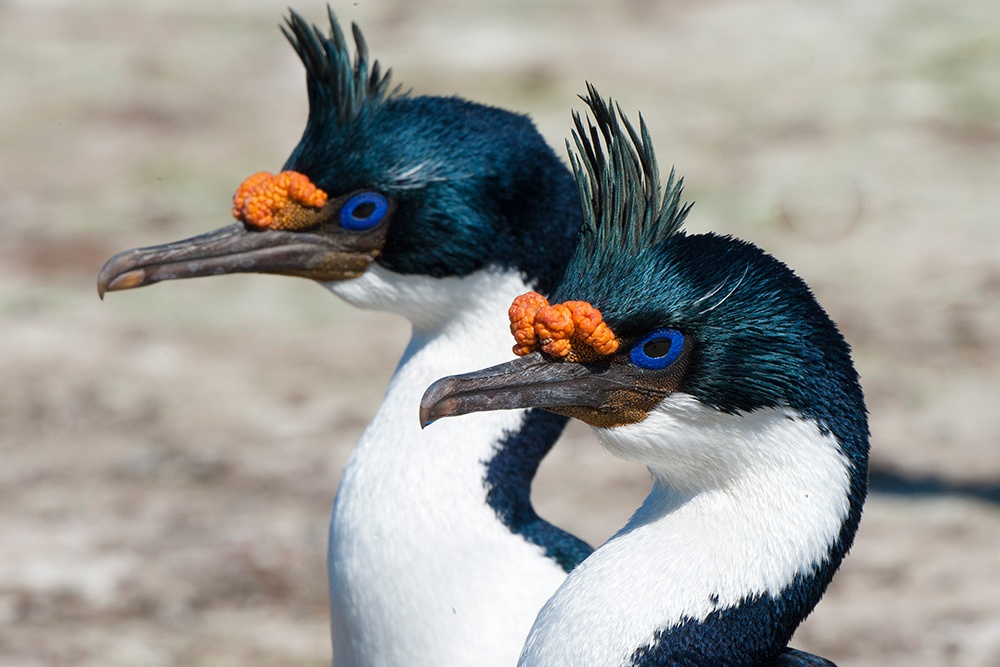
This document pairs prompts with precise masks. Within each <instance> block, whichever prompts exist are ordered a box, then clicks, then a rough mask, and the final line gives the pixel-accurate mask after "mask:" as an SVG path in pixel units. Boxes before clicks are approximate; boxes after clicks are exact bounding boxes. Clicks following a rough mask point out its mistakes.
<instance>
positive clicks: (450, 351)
mask: <svg viewBox="0 0 1000 667" xmlns="http://www.w3.org/2000/svg"><path fill="white" fill-rule="evenodd" d="M369 273H371V275H370V276H368V277H367V278H364V277H363V278H361V279H359V280H364V281H365V284H363V285H358V286H338V289H336V290H335V291H336V292H337V293H338V294H341V295H342V296H345V298H347V299H348V300H349V301H352V302H354V303H357V304H358V305H362V306H365V307H374V308H379V309H381V310H389V311H392V312H396V313H399V314H402V315H405V316H407V317H410V319H411V320H412V321H413V322H414V326H413V336H412V338H411V340H410V342H409V345H408V346H407V348H406V351H405V353H404V355H403V358H402V360H401V361H400V362H399V366H398V368H397V369H396V372H395V374H394V375H393V377H392V380H391V382H390V385H389V388H388V390H387V392H386V396H385V399H384V401H383V402H382V404H381V406H380V407H379V409H378V412H377V413H376V415H375V417H374V419H373V420H372V422H371V424H370V425H369V426H368V428H367V429H366V431H365V433H364V435H363V436H362V438H361V441H360V442H359V443H358V445H357V447H356V449H355V450H354V453H353V454H352V456H351V460H350V461H349V463H348V465H347V466H346V468H345V469H344V472H343V476H342V478H341V483H340V488H339V490H338V492H337V499H336V502H335V505H334V513H333V518H332V520H331V533H330V535H331V541H330V549H329V557H328V558H329V560H328V568H329V574H330V605H331V617H332V625H333V634H334V643H335V647H336V648H335V654H336V655H337V656H339V658H338V660H339V661H340V662H338V664H344V665H348V664H469V663H471V662H472V661H473V660H474V659H475V660H478V661H479V662H482V661H483V660H487V662H486V663H485V664H490V665H493V664H496V665H500V664H513V662H514V661H515V659H516V656H517V654H518V652H519V651H520V648H521V646H522V644H523V643H524V637H525V636H526V635H527V631H528V629H529V628H530V627H531V623H532V621H533V620H534V618H535V616H536V615H537V613H538V610H539V609H540V608H541V607H542V605H543V604H544V602H545V600H547V599H548V598H549V596H551V594H552V593H553V592H554V591H555V590H556V588H557V587H558V586H559V584H560V583H562V580H563V578H564V577H565V569H567V566H566V565H565V563H566V562H572V564H575V563H576V562H578V561H579V560H582V558H583V557H584V556H585V555H586V553H588V552H589V548H588V547H586V545H584V544H583V543H582V542H580V541H579V540H576V538H573V537H572V536H570V535H568V534H566V533H563V532H562V531H559V530H558V529H557V528H555V527H553V526H551V525H549V524H547V523H545V522H544V521H542V520H541V519H539V518H538V517H537V515H536V514H535V513H534V510H533V509H532V508H531V503H530V496H529V490H530V482H531V479H532V478H533V477H534V474H535V471H536V470H537V467H538V463H539V462H540V461H541V458H542V457H543V456H544V454H545V453H547V452H548V450H549V449H550V448H551V447H552V445H553V444H554V443H555V441H556V439H557V438H558V436H559V434H560V432H561V431H562V426H563V423H564V422H563V421H562V420H561V418H555V417H554V416H550V415H542V413H537V414H539V415H542V416H541V417H539V416H533V415H534V414H535V413H530V412H529V413H525V412H524V411H520V410H519V411H506V412H492V413H479V414H474V415H468V418H467V419H465V418H464V419H461V420H458V419H456V420H442V421H441V422H439V423H436V424H434V425H433V426H432V427H430V428H426V429H421V428H420V423H419V416H418V409H417V408H418V405H419V403H420V397H421V395H422V394H423V392H424V390H425V389H426V388H427V386H428V385H429V384H430V383H431V382H433V381H434V380H436V379H438V378H440V377H443V376H445V375H450V374H455V373H461V372H467V371H470V370H474V369H477V368H481V367H485V366H490V365H493V364H496V363H498V362H500V361H503V360H506V359H509V358H510V357H511V356H513V355H512V352H511V351H510V344H511V342H510V333H509V331H508V330H507V327H506V326H505V325H504V319H505V318H504V317H503V316H502V314H503V313H504V312H505V311H506V309H507V307H508V306H509V304H510V302H511V300H512V299H513V297H514V296H515V295H517V294H520V293H522V292H524V291H525V290H526V289H528V288H527V286H526V285H525V283H524V281H523V279H522V278H521V277H520V276H519V275H518V274H516V273H512V272H503V273H498V272H494V271H489V272H485V271H484V272H480V273H477V274H472V275H470V276H466V277H464V278H442V279H433V278H425V277H420V276H412V275H408V276H402V275H400V274H395V273H393V272H391V271H387V270H384V269H376V270H375V271H374V272H372V271H371V270H370V271H369ZM366 275H367V274H366ZM345 288H346V289H345ZM415 299H420V300H421V301H420V302H415ZM522 445H524V446H522ZM574 545H576V548H575V550H574ZM539 546H542V548H541V549H540V548H539ZM567 554H569V556H570V560H566V558H564V557H565V556H566V555H567ZM574 554H575V555H574ZM487 656H488V659H487V658H486V657H487Z"/></svg>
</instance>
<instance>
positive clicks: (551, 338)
mask: <svg viewBox="0 0 1000 667" xmlns="http://www.w3.org/2000/svg"><path fill="white" fill-rule="evenodd" d="M507 314H508V316H509V317H510V332H511V333H512V334H513V335H514V340H515V341H516V342H517V344H516V345H515V346H514V354H516V355H518V356H524V355H526V354H530V353H531V352H534V351H535V350H539V349H540V350H542V352H545V353H546V354H548V355H549V356H551V357H557V358H562V359H566V360H567V361H587V360H591V359H594V358H596V357H602V356H607V355H609V354H613V353H614V352H616V351H617V350H618V345H619V343H618V339H617V338H616V337H615V334H614V332H612V331H611V328H610V327H608V325H607V324H606V323H605V322H604V321H603V319H602V317H601V311H599V310H597V309H596V308H594V307H593V306H592V305H590V304H589V303H587V302H586V301H567V302H565V303H557V304H553V305H549V302H548V300H547V299H546V298H545V297H543V296H542V295H540V294H538V293H536V292H528V293H526V294H522V295H521V296H519V297H517V298H516V299H514V303H513V304H511V307H510V310H508V311H507Z"/></svg>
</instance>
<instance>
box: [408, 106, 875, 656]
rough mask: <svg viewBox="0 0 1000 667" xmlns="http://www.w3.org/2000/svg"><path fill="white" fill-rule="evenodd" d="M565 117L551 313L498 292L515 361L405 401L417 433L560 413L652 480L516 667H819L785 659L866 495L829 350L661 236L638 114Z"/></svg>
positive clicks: (781, 312) (848, 395) (847, 378)
mask: <svg viewBox="0 0 1000 667" xmlns="http://www.w3.org/2000/svg"><path fill="white" fill-rule="evenodd" d="M585 101H586V103H587V105H588V106H589V108H590V110H591V113H592V114H593V116H594V121H593V122H590V123H588V124H587V126H585V125H584V123H583V122H582V121H581V120H580V118H579V116H577V117H576V132H575V143H576V150H577V155H576V156H572V159H573V165H574V167H575V171H576V176H577V181H578V185H579V189H580V193H581V198H582V200H583V204H584V218H585V222H584V226H583V228H582V230H581V233H580V240H579V243H578V247H577V249H576V252H575V254H574V255H573V257H572V259H571V260H570V264H569V267H568V269H567V272H566V275H565V277H564V278H563V279H562V281H561V282H560V284H559V285H558V287H557V288H556V289H555V293H554V295H553V302H555V303H553V304H549V303H548V301H547V300H545V299H543V298H542V297H540V296H538V295H531V294H527V295H524V296H522V297H519V298H518V299H517V300H516V301H515V302H514V306H512V308H511V312H510V315H511V329H512V331H514V333H515V337H516V339H517V343H518V347H517V349H516V351H517V352H518V353H519V354H523V355H525V356H523V357H522V358H521V359H518V360H516V361H513V362H509V363H506V364H502V365H499V366H495V367H493V368H490V369H487V370H484V371H480V372H476V373H471V374H467V375H464V376H458V377H451V378H445V379H443V380H441V381H439V382H437V383H435V384H434V385H433V386H432V387H431V388H430V389H429V390H428V391H427V393H426V394H425V396H424V399H423V402H422V405H421V423H424V424H426V423H429V422H430V421H433V420H435V419H438V418H441V417H445V416H449V415H459V414H466V413H469V412H478V411H483V410H496V409H505V408H527V407H541V408H544V409H546V410H549V411H552V412H555V413H558V414H564V415H570V416H572V417H575V418H577V419H581V420H583V421H585V422H587V423H588V424H590V425H591V426H592V427H593V430H594V432H595V434H596V436H597V439H598V440H599V441H600V443H601V444H602V445H603V446H604V447H605V449H607V450H608V451H609V452H610V453H611V454H613V455H615V456H618V457H620V458H623V459H627V460H630V461H635V462H638V463H642V464H644V465H646V466H647V467H648V468H649V470H650V472H651V473H652V476H653V480H654V483H653V489H652V491H651V493H650V494H649V496H648V497H647V498H646V500H645V501H644V502H643V504H642V506H641V507H639V509H638V510H637V511H636V512H635V515H634V516H633V517H632V518H631V519H630V520H629V522H628V523H627V524H626V525H625V527H624V528H622V529H621V530H620V531H619V532H618V533H617V534H616V535H615V536H614V537H613V538H612V539H611V540H609V541H608V542H607V543H606V544H605V545H603V546H602V547H600V548H599V549H597V551H596V552H594V554H593V555H592V556H590V557H589V558H587V560H585V561H584V562H583V563H582V564H581V565H580V566H579V567H577V568H576V569H575V570H574V571H573V572H572V573H570V575H569V577H568V578H567V579H566V581H565V583H564V584H563V585H562V586H561V587H560V588H559V590H558V591H557V592H556V594H555V595H554V596H553V597H552V599H551V600H549V602H548V603H547V604H546V605H545V607H544V608H543V609H542V611H541V613H540V614H539V616H538V619H537V620H536V621H535V624H534V626H533V628H532V630H531V633H530V635H529V637H528V640H527V643H526V644H525V647H524V650H523V652H522V654H521V662H520V664H521V665H532V666H534V665H545V666H550V665H574V666H576V665H579V666H583V665H632V666H634V667H639V666H643V667H645V666H650V665H664V666H665V665H689V666H696V665H697V666H700V665H705V666H708V665H711V666H716V665H770V666H779V665H786V666H791V665H831V664H832V663H830V662H829V661H827V660H824V659H822V658H819V657H816V656H813V655H810V654H807V653H804V652H800V651H796V650H794V649H790V648H788V647H787V644H788V641H789V639H790V638H791V636H792V633H793V632H794V630H795V628H796V627H797V626H798V625H799V623H800V622H801V621H802V620H803V619H804V618H805V617H806V615H808V614H809V612H810V611H811V610H812V609H813V607H814V606H815V605H816V603H817V602H819V600H820V597H821V596H822V595H823V592H824V590H825V589H826V587H827V584H829V582H830V580H831V578H832V577H833V574H834V572H835V571H836V569H837V567H838V566H839V565H840V563H841V560H842V559H843V557H844V555H845V554H846V552H847V550H848V549H849V547H850V546H851V543H852V541H853V539H854V535H855V532H856V531H857V528H858V522H859V520H860V518H861V508H862V504H863V502H864V498H865V493H866V490H867V465H868V425H867V412H866V409H865V404H864V398H863V396H862V392H861V388H860V385H859V383H858V376H857V373H856V372H855V370H854V367H853V365H852V362H851V358H850V351H849V348H848V346H847V343H846V342H845V341H844V339H843V337H842V336H841V335H840V333H839V332H838V330H837V328H836V326H835V325H834V324H833V322H832V321H831V320H830V318H829V317H828V316H827V315H826V313H825V312H824V311H823V309H822V308H821V307H820V306H819V305H818V304H817V302H816V300H815V299H814V297H813V295H812V294H811V292H810V290H809V288H808V287H807V286H806V285H805V283H803V282H802V280H801V279H799V278H798V277H797V276H795V275H794V274H793V273H792V271H791V270H790V269H789V268H788V267H786V266H785V265H784V264H782V263H781V262H779V261H778V260H776V259H774V258H773V257H771V256H769V255H767V254H765V253H764V252H762V251H761V250H760V249H758V248H756V247H755V246H753V245H751V244H749V243H746V242H743V241H740V240H737V239H734V238H731V237H723V236H717V235H714V234H699V235H687V234H685V233H684V232H683V231H681V229H680V227H681V224H682V222H683V220H684V218H685V216H686V214H687V213H688V210H689V208H688V207H687V206H682V205H681V203H680V201H681V200H680V197H681V182H680V181H675V180H674V178H673V174H672V173H671V177H670V179H669V180H668V181H667V186H666V190H665V192H664V191H662V190H661V186H660V182H659V176H658V173H657V167H656V162H655V159H654V155H653V149H652V146H651V145H650V140H649V136H648V134H647V132H646V128H645V126H644V125H643V124H642V123H641V119H640V131H639V132H636V131H634V129H633V126H631V125H630V124H629V122H628V121H627V119H626V118H625V117H624V116H623V115H622V114H621V110H620V109H619V110H618V114H617V115H616V114H615V112H614V110H613V109H612V106H611V104H610V102H609V103H604V102H603V101H602V100H601V98H600V96H599V95H598V94H597V92H596V91H595V90H594V89H593V88H590V90H589V96H588V97H587V98H586V99H585ZM619 119H620V120H619ZM594 122H596V125H594V124H593V123H594ZM567 299H576V300H578V301H567ZM435 428H437V426H436V425H435V426H434V427H433V428H431V429H428V430H434V429H435Z"/></svg>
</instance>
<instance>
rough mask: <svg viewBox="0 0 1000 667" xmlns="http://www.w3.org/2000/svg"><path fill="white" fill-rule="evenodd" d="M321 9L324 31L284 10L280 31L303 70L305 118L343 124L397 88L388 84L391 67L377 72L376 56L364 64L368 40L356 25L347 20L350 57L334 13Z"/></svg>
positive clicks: (379, 67) (392, 93) (380, 102)
mask: <svg viewBox="0 0 1000 667" xmlns="http://www.w3.org/2000/svg"><path fill="white" fill-rule="evenodd" d="M326 11H327V16H328V17H329V20H330V33H329V35H324V34H323V31H322V30H321V29H320V28H319V26H310V25H309V23H307V22H306V20H305V19H303V18H302V17H301V16H300V15H299V14H297V13H296V12H295V11H294V10H289V16H288V18H287V19H286V24H287V25H286V26H281V32H283V33H284V34H285V37H286V38H287V39H288V41H289V42H290V43H291V45H292V48H294V49H295V52H296V53H297V54H299V58H300V59H301V60H302V64H303V65H305V68H306V82H307V88H308V92H309V122H310V123H312V122H313V121H321V120H322V121H326V122H328V121H335V122H336V123H338V124H340V125H344V124H346V123H348V122H350V121H352V120H354V119H356V118H358V116H360V115H362V113H364V112H365V110H367V109H371V108H373V107H378V106H379V105H381V104H382V103H383V102H385V101H386V100H388V99H390V98H393V97H397V96H400V95H401V92H400V87H399V86H397V87H395V88H392V89H390V87H389V86H390V78H391V75H392V70H391V69H387V70H386V71H385V72H384V73H383V72H382V68H381V66H380V65H379V62H378V61H377V60H374V61H371V63H370V64H369V60H368V44H367V43H366V42H365V38H364V35H363V34H362V33H361V29H360V28H359V27H358V25H357V24H356V23H352V24H351V33H352V35H353V37H354V45H355V49H354V51H355V53H354V58H353V60H352V58H351V55H352V54H351V48H350V47H349V45H348V43H347V39H346V38H345V37H344V31H343V30H341V28H340V23H339V22H338V21H337V17H336V16H335V15H334V13H333V10H332V9H331V8H330V7H329V6H327V9H326ZM307 129H308V128H307Z"/></svg>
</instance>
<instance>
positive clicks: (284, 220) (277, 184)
mask: <svg viewBox="0 0 1000 667" xmlns="http://www.w3.org/2000/svg"><path fill="white" fill-rule="evenodd" d="M326 200H327V195H326V193H325V192H323V191H322V190H320V189H319V188H317V187H316V186H315V185H313V184H312V181H310V180H309V177H308V176H306V175H305V174H300V173H298V172H297V171H283V172H281V173H280V174H277V175H275V174H271V173H269V172H266V171H259V172H257V173H256V174H253V175H251V176H248V177H247V178H246V179H245V180H244V181H243V183H241V184H240V187H239V189H237V190H236V194H235V195H233V217H234V218H236V219H237V220H242V221H243V222H245V223H247V224H248V225H252V226H254V227H260V228H262V229H268V228H270V229H297V228H301V227H304V226H308V224H309V220H308V218H304V216H303V215H302V213H303V212H304V211H303V209H306V208H322V207H323V205H325V204H326Z"/></svg>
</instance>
